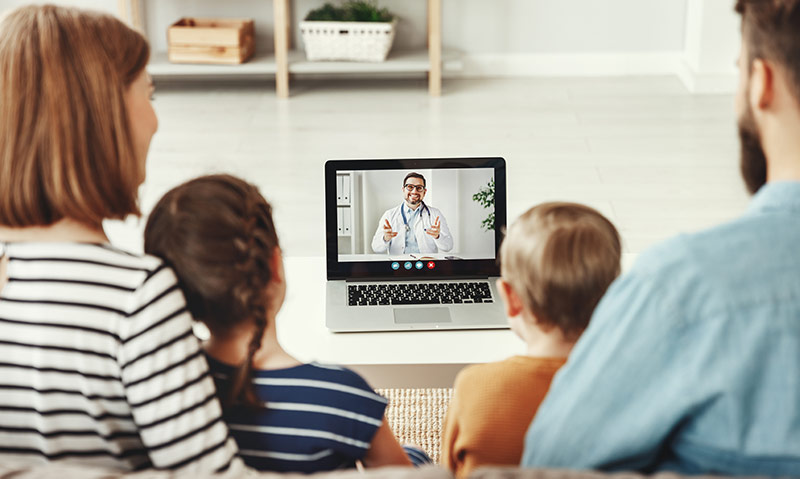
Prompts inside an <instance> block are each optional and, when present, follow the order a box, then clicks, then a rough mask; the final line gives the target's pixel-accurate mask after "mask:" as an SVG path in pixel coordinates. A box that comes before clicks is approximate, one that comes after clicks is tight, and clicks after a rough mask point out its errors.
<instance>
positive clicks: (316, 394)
mask: <svg viewBox="0 0 800 479" xmlns="http://www.w3.org/2000/svg"><path fill="white" fill-rule="evenodd" d="M208 362H209V366H210V367H211V372H212V373H213V374H214V378H215V380H216V381H217V389H218V390H219V391H220V394H225V393H226V392H227V391H228V390H229V387H230V377H231V375H232V372H233V371H234V369H233V368H232V367H231V366H229V365H226V364H223V363H221V362H219V361H216V360H214V359H213V358H211V357H209V358H208ZM253 376H254V380H253V381H254V383H255V388H256V394H257V395H258V398H259V399H260V400H261V401H263V407H262V408H259V409H253V408H247V407H246V406H237V407H235V408H230V409H229V410H228V411H226V412H225V420H226V422H227V423H228V427H229V428H230V429H231V434H232V435H233V437H234V438H235V439H236V442H237V443H238V445H239V454H240V455H241V456H242V459H244V462H245V463H246V464H247V465H248V466H250V467H253V468H255V469H258V470H262V471H266V470H268V471H281V472H306V473H311V472H316V471H328V470H332V469H339V468H347V467H355V461H356V460H358V459H362V458H363V457H364V455H365V454H366V453H367V451H368V450H369V448H370V443H371V442H372V439H373V437H375V433H376V432H377V431H378V428H379V427H380V425H381V424H382V422H383V414H384V410H385V409H386V404H387V401H386V399H384V398H383V397H381V396H379V395H378V394H376V393H375V391H374V390H373V389H372V388H371V387H370V386H369V385H368V384H367V382H366V381H364V379H363V378H361V376H359V375H358V374H356V373H354V372H353V371H350V370H348V369H344V368H340V367H336V366H327V365H321V364H317V363H311V364H303V365H300V366H296V367H292V368H287V369H277V370H257V371H254V373H253Z"/></svg>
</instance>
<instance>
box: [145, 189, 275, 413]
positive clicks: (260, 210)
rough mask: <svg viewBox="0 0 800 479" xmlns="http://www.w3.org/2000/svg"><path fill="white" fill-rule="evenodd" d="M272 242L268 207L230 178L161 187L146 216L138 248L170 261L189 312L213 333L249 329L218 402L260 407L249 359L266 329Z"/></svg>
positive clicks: (257, 196) (257, 347) (264, 202)
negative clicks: (229, 382) (227, 386)
mask: <svg viewBox="0 0 800 479" xmlns="http://www.w3.org/2000/svg"><path fill="white" fill-rule="evenodd" d="M277 247H278V236H277V233H276V231H275V225H274V223H273V221H272V207H271V206H270V205H269V203H267V201H266V200H265V199H264V197H263V196H261V194H260V193H259V192H258V188H256V187H255V186H254V185H251V184H250V183H247V182H245V181H243V180H241V179H239V178H236V177H234V176H230V175H210V176H203V177H200V178H196V179H194V180H191V181H188V182H186V183H184V184H182V185H180V186H178V187H176V188H174V189H172V190H171V191H169V192H168V193H167V194H166V195H164V197H163V198H162V199H161V200H160V201H159V202H158V204H157V205H156V207H155V208H154V209H153V212H152V213H151V214H150V217H149V218H148V221H147V227H146V229H145V251H146V252H147V253H148V254H153V255H156V256H160V257H162V258H164V260H165V261H166V262H167V263H168V264H169V265H170V266H172V268H173V269H174V271H175V274H176V275H177V276H178V280H179V282H180V284H181V288H182V289H183V292H184V295H185V296H186V303H187V306H188V308H189V311H190V312H191V313H192V316H193V317H194V318H195V319H197V320H200V321H202V322H203V323H205V324H206V326H208V329H209V330H210V331H211V333H212V334H213V335H214V336H217V337H220V338H225V337H227V336H229V335H230V333H231V331H232V330H234V329H235V328H236V327H237V326H239V325H247V324H252V325H254V326H255V328H254V331H253V335H252V337H251V338H250V342H249V344H248V348H247V357H246V358H245V360H244V361H243V362H242V363H241V364H240V365H238V368H237V370H236V373H235V375H234V377H233V381H232V385H231V388H230V394H229V395H228V397H223V398H221V400H222V403H223V406H224V407H230V406H234V405H240V404H243V405H247V406H253V407H255V406H260V402H259V400H258V398H257V396H256V394H255V390H254V388H253V381H252V372H253V356H254V355H255V353H256V351H258V349H259V348H260V347H261V339H262V337H263V336H264V331H265V330H266V328H267V309H268V307H269V298H268V297H267V286H268V284H269V282H270V280H271V279H272V277H273V275H274V272H273V271H272V270H271V269H270V260H271V259H272V257H273V255H274V254H275V252H276V248H277Z"/></svg>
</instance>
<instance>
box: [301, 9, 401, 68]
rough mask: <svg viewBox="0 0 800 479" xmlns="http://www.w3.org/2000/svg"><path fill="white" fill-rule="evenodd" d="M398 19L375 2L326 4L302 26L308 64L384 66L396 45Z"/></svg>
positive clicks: (302, 23) (306, 19) (311, 12)
mask: <svg viewBox="0 0 800 479" xmlns="http://www.w3.org/2000/svg"><path fill="white" fill-rule="evenodd" d="M396 24H397V18H396V17H395V16H394V15H393V14H391V13H389V11H388V10H387V9H385V8H378V6H377V4H376V3H375V2H374V1H366V0H349V1H347V2H345V3H344V5H342V6H341V7H336V6H334V5H332V4H330V3H326V4H325V5H323V6H322V7H320V8H317V9H315V10H312V11H310V12H309V13H308V15H306V18H305V20H304V21H302V22H300V32H301V34H302V36H303V43H305V49H306V57H307V58H308V59H309V60H349V61H361V62H382V61H384V60H386V56H387V55H388V54H389V50H390V49H391V48H392V42H393V41H394V34H395V26H396Z"/></svg>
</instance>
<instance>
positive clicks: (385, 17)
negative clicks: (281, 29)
mask: <svg viewBox="0 0 800 479" xmlns="http://www.w3.org/2000/svg"><path fill="white" fill-rule="evenodd" d="M392 19H394V15H392V14H391V13H390V12H389V10H388V9H386V8H378V5H377V3H376V2H375V1H369V0H349V1H347V2H345V3H344V5H342V6H341V7H336V6H334V5H333V4H331V3H326V4H325V5H323V6H321V7H320V8H316V9H314V10H311V11H310V12H308V15H306V18H305V20H306V21H308V22H391V21H392Z"/></svg>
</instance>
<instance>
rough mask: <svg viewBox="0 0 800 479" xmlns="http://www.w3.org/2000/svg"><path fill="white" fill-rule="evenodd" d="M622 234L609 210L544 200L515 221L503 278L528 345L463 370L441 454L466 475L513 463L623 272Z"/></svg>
mask: <svg viewBox="0 0 800 479" xmlns="http://www.w3.org/2000/svg"><path fill="white" fill-rule="evenodd" d="M621 250H622V247H621V242H620V238H619V234H618V233H617V230H616V228H614V225H613V224H611V222H610V221H609V220H608V219H606V218H605V217H604V216H603V215H601V214H600V213H598V212H597V211H595V210H594V209H592V208H589V207H587V206H583V205H579V204H574V203H544V204H541V205H538V206H535V207H533V208H531V209H530V210H528V211H527V212H526V213H524V214H523V215H522V216H520V218H519V219H518V220H517V221H515V222H514V224H513V225H511V227H510V228H509V231H508V235H507V236H506V239H505V241H504V242H503V245H502V246H501V249H500V259H501V278H500V279H498V281H497V285H498V288H497V289H498V290H499V292H500V295H501V296H502V298H503V302H504V303H505V308H506V315H507V316H508V317H509V323H510V326H511V329H512V331H514V332H515V333H516V334H517V336H519V337H520V338H521V339H522V340H523V341H525V344H526V345H527V347H526V350H525V353H524V354H523V355H520V356H513V357H511V358H508V359H506V360H504V361H499V362H496V363H489V364H481V365H473V366H470V367H468V368H466V369H464V370H463V371H461V373H459V375H458V377H457V378H456V382H455V392H454V396H453V400H452V402H451V403H450V407H449V410H448V411H447V418H446V419H445V426H444V433H443V438H442V458H443V461H444V464H445V465H446V466H447V467H448V468H449V469H451V470H452V471H453V472H454V473H455V474H456V476H458V477H466V476H467V475H468V474H469V472H470V471H471V470H473V469H474V468H476V467H478V466H483V465H517V464H519V461H520V458H521V456H522V449H523V445H524V443H523V441H524V437H525V432H526V430H527V429H528V426H529V425H530V423H531V420H532V419H533V417H534V415H535V414H536V409H537V408H538V407H539V404H540V403H541V402H542V400H543V399H544V396H545V394H546V393H547V390H548V388H549V387H550V381H551V380H552V379H553V376H554V375H555V373H556V371H558V369H559V368H560V367H561V366H562V365H563V364H564V363H565V362H566V360H567V356H568V355H569V352H570V350H571V349H572V346H573V345H574V344H575V342H576V341H577V339H578V337H579V336H580V334H581V333H582V332H583V330H584V329H585V328H586V326H587V325H588V323H589V319H590V318H591V315H592V311H593V310H594V308H595V306H597V303H598V302H599V301H600V298H601V297H602V296H603V294H604V293H605V291H606V289H607V288H608V286H609V285H610V284H611V282H612V281H614V279H615V278H616V277H617V276H618V275H619V273H620V256H621Z"/></svg>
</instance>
